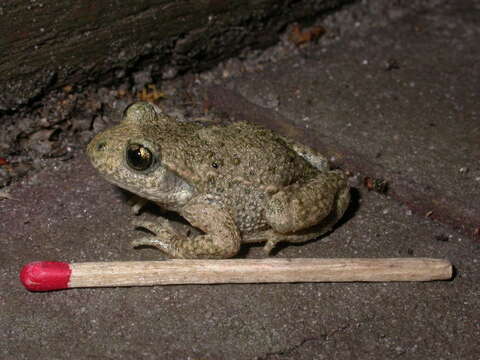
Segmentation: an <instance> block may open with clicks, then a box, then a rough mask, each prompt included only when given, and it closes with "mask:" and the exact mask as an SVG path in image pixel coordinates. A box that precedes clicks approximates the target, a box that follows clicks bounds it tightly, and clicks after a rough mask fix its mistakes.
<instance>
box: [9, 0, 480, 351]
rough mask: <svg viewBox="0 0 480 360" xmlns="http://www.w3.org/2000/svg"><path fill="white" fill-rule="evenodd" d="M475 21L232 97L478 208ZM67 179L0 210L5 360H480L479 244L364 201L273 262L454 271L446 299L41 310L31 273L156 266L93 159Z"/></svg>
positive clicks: (437, 20)
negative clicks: (41, 268)
mask: <svg viewBox="0 0 480 360" xmlns="http://www.w3.org/2000/svg"><path fill="white" fill-rule="evenodd" d="M479 10H480V9H479V8H478V4H477V3H476V2H475V1H473V0H472V1H462V2H453V1H452V2H448V1H446V2H443V3H442V5H441V6H438V7H436V8H432V9H431V10H430V11H427V12H421V13H417V14H410V15H407V16H403V17H400V18H398V19H397V21H394V22H389V23H387V24H385V25H384V26H383V27H382V28H381V29H372V30H371V31H370V32H369V31H366V32H363V31H362V32H359V33H358V34H355V33H354V32H353V33H352V34H350V35H348V36H345V37H343V38H341V39H340V40H339V41H337V42H333V43H331V44H329V45H328V46H322V44H321V43H320V44H319V45H318V46H312V47H309V48H308V49H306V51H305V52H300V53H301V54H303V57H302V56H298V57H295V58H292V59H287V60H284V61H280V62H278V63H276V64H272V65H271V66H269V68H268V69H266V70H264V71H261V72H256V73H251V74H246V75H244V76H242V77H235V78H233V79H232V80H228V81H227V80H225V81H224V82H223V84H222V85H223V86H225V87H229V88H231V89H234V90H235V91H236V92H238V93H239V94H241V95H242V96H244V97H245V98H246V99H248V100H250V101H252V102H253V103H255V104H258V105H261V106H263V107H266V108H269V109H270V110H271V111H272V112H275V111H278V112H279V113H280V114H282V116H283V117H284V118H286V119H289V120H290V121H291V122H292V123H293V124H295V126H297V127H302V128H305V129H308V131H310V132H311V133H313V134H315V133H318V134H321V135H322V136H328V137H329V138H331V139H332V141H334V142H336V143H339V144H342V146H344V147H347V148H351V149H354V150H355V151H356V152H359V153H361V154H363V155H364V156H365V157H366V158H367V159H370V160H371V161H372V163H378V164H381V165H382V166H383V167H384V168H386V169H388V171H389V172H390V173H391V174H393V175H392V178H391V181H392V182H393V183H394V182H395V176H394V175H395V174H397V175H398V174H401V175H403V176H407V177H408V178H411V179H412V181H415V182H416V183H419V184H422V185H424V186H426V185H430V186H433V187H435V188H436V189H438V191H439V192H441V193H444V192H448V195H449V196H451V197H452V198H455V199H457V200H458V201H459V202H461V203H465V204H470V203H471V202H475V201H476V202H478V201H480V199H479V192H480V191H479V187H480V164H479V158H480V150H479V146H480V145H479V143H480V142H479V141H478V140H479V135H480V124H479V119H478V114H479V113H480V105H479V103H478V100H477V98H478V91H479V89H480V86H479V79H480V71H479V70H480V69H479V67H478V61H476V59H478V58H479V56H480V43H479V42H478V38H479V34H480V23H479V20H478V16H474V12H475V11H476V12H477V14H478V11H479ZM247 111H248V109H247ZM253 117H255V114H253V113H252V118H253ZM55 164H56V165H55V167H53V166H52V167H50V168H48V169H45V170H44V171H42V172H40V173H37V174H35V175H32V176H30V177H28V178H25V179H24V180H23V181H22V182H19V183H16V184H13V185H12V186H11V187H10V188H8V189H7V191H8V198H6V199H4V200H2V201H0V219H1V221H0V234H1V235H0V248H1V252H0V263H1V265H0V289H1V290H0V291H1V294H0V358H2V359H31V358H35V359H64V358H68V357H70V358H79V359H105V358H106V359H109V358H112V359H158V358H165V359H225V358H231V359H367V358H368V359H472V360H473V359H478V354H479V353H480V344H479V341H478V339H479V337H480V320H479V319H480V300H479V299H480V297H479V295H480V294H479V290H480V285H479V282H480V271H479V270H480V264H479V261H480V260H479V259H478V255H479V252H480V243H479V241H478V238H476V237H475V236H470V237H467V236H463V235H461V234H460V233H457V232H456V231H455V230H454V229H452V228H451V227H448V226H446V225H443V224H441V223H439V222H436V221H433V220H432V219H431V218H430V217H427V216H423V215H422V214H415V213H412V211H410V209H409V208H408V207H407V206H405V205H403V204H401V203H400V202H398V201H397V200H394V199H392V198H391V197H389V196H388V193H387V195H382V194H379V193H376V192H373V191H371V192H368V191H366V190H364V188H363V187H362V186H360V185H359V186H358V188H356V189H355V190H354V195H355V196H354V201H353V202H352V206H351V208H350V209H349V211H348V213H347V216H346V218H345V220H344V221H343V222H342V223H341V224H340V225H339V226H338V228H337V229H336V230H335V231H334V232H332V233H331V234H329V235H328V236H325V237H323V238H322V239H319V240H317V241H311V242H308V243H307V244H302V245H295V246H292V245H290V246H280V247H279V248H278V250H277V251H276V252H275V253H274V254H273V255H274V256H276V257H410V256H418V257H438V258H447V259H449V260H450V261H451V262H452V263H453V264H454V265H455V268H456V274H455V277H454V278H453V279H452V280H451V281H440V282H431V283H358V284H357V283H356V284H262V285H255V284H251V285H215V286H200V285H198V286H197V285H195V286H164V287H146V288H117V289H75V290H68V291H58V292H50V293H29V292H27V291H26V290H25V289H23V288H22V286H21V284H20V283H19V281H18V272H19V269H20V267H21V266H22V265H23V264H25V263H28V262H30V261H35V260H63V261H71V262H82V261H111V260H151V259H158V258H160V256H159V253H158V252H157V251H155V250H150V249H138V250H133V249H131V248H130V246H129V242H130V241H131V240H132V239H134V238H135V237H137V236H138V235H139V234H138V232H135V231H133V230H132V227H131V225H129V222H130V221H131V220H132V217H133V215H132V214H131V211H130V208H129V207H128V205H127V204H126V199H127V196H126V194H125V193H123V192H121V191H119V190H118V189H116V188H114V187H113V186H111V185H109V184H107V183H106V182H104V181H103V180H101V179H100V178H99V177H98V176H97V174H96V173H95V172H94V170H93V169H92V167H91V166H90V165H89V164H88V161H87V160H86V158H85V156H84V154H83V153H81V152H75V153H74V157H73V159H71V160H68V161H64V162H57V163H55ZM354 175H355V174H354ZM354 177H355V176H354ZM352 180H353V179H352ZM2 196H4V197H5V196H7V194H6V193H5V191H4V192H3V193H2ZM407 205H408V204H407ZM156 214H157V211H156V209H155V208H153V207H152V208H150V209H147V211H145V212H144V213H143V214H141V215H140V216H141V217H154V216H156ZM242 256H245V257H260V256H262V252H261V247H259V246H251V247H246V248H245V249H244V251H243V253H242Z"/></svg>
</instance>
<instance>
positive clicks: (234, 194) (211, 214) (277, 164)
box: [87, 103, 350, 258]
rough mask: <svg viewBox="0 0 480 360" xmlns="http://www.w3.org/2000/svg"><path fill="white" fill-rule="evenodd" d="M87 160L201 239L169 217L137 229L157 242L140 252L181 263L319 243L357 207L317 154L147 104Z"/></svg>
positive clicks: (99, 142)
mask: <svg viewBox="0 0 480 360" xmlns="http://www.w3.org/2000/svg"><path fill="white" fill-rule="evenodd" d="M87 153H88V156H89V157H90V160H91V162H92V164H93V165H94V166H95V168H96V169H97V170H98V171H99V172H100V174H101V175H102V176H103V177H104V178H105V179H107V180H108V181H109V182H112V183H113V184H115V185H118V186H119V187H121V188H124V189H126V190H128V191H131V192H132V193H134V194H136V195H138V196H140V197H141V198H143V199H147V200H150V201H153V202H155V203H156V204H158V205H159V206H161V207H163V208H165V209H168V210H171V211H175V212H177V213H179V214H180V215H181V216H182V217H184V218H185V219H186V220H187V221H188V222H189V223H190V224H191V225H192V226H194V227H196V228H198V229H200V230H201V231H202V232H203V234H201V235H197V236H195V237H188V236H186V235H183V234H180V233H178V232H177V231H175V230H174V228H173V227H172V226H171V224H170V222H169V221H168V220H165V219H164V220H162V221H161V222H159V223H154V222H146V221H136V222H135V225H136V226H138V227H143V228H145V229H148V230H150V231H151V232H152V233H154V234H155V236H148V237H146V238H142V239H139V240H136V241H134V246H140V245H148V246H154V247H157V248H158V249H160V250H161V251H163V252H164V253H166V254H167V255H168V256H170V257H173V258H228V257H231V256H234V255H235V254H236V253H237V252H238V250H239V248H240V243H242V242H245V243H248V242H259V241H266V245H265V247H264V249H265V250H266V251H267V253H268V252H270V250H271V249H272V248H273V247H274V246H275V244H276V243H278V242H280V241H289V242H301V241H306V240H310V239H314V238H316V237H318V236H319V235H321V234H324V233H325V232H327V231H330V230H331V229H332V227H333V225H334V224H335V223H336V222H337V221H338V220H339V219H340V218H341V217H342V215H343V213H344V212H345V210H346V208H347V207H348V204H349V201H350V190H349V187H348V185H347V181H346V177H345V175H344V173H343V172H341V171H340V170H333V171H331V170H329V167H328V163H327V160H326V159H325V158H324V157H323V156H321V155H320V154H317V153H316V152H315V151H314V150H313V149H310V148H308V147H306V146H303V145H301V144H297V143H294V142H293V141H291V140H288V139H286V138H283V137H281V136H279V135H277V134H275V133H273V132H271V131H269V130H266V129H264V128H261V127H259V126H255V125H253V124H249V123H245V122H238V123H234V124H231V125H229V126H209V127H204V126H202V125H200V124H196V123H180V122H177V121H175V119H173V118H171V117H169V116H167V115H166V114H164V113H163V112H162V111H161V110H160V109H159V108H158V107H156V106H154V105H152V104H148V103H135V104H133V105H130V106H129V107H128V108H127V109H126V110H125V113H124V118H123V121H122V122H121V123H120V124H119V125H117V126H114V127H112V128H110V129H107V130H105V131H103V132H102V133H100V134H98V135H97V136H96V137H95V138H94V139H93V140H92V141H91V142H90V144H89V145H88V148H87ZM145 202H146V201H143V202H141V203H140V204H142V205H143V204H144V203H145ZM137 207H138V204H137ZM137 210H138V209H137Z"/></svg>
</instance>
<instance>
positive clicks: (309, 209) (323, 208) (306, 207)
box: [265, 170, 350, 234]
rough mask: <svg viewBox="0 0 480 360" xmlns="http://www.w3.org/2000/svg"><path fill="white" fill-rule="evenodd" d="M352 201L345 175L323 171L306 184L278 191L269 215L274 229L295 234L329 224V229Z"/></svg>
mask: <svg viewBox="0 0 480 360" xmlns="http://www.w3.org/2000/svg"><path fill="white" fill-rule="evenodd" d="M349 201H350V191H349V188H348V185H347V179H346V176H345V174H344V173H343V172H342V171H339V170H333V171H327V172H321V173H319V174H318V175H317V176H316V177H314V178H312V179H310V180H308V181H306V182H302V183H295V184H292V185H289V186H287V187H285V188H284V189H282V190H280V191H279V192H278V193H276V194H274V195H273V196H272V198H271V199H270V200H269V202H268V203H267V206H266V211H265V216H266V219H267V222H268V223H269V224H270V226H271V227H272V229H273V230H274V231H275V232H277V233H280V234H291V233H295V232H299V231H301V230H304V229H308V228H310V227H312V226H314V225H317V224H319V223H320V222H321V221H322V220H324V219H325V220H328V221H326V223H325V226H324V228H325V231H324V232H326V231H328V230H330V229H331V228H332V227H333V225H334V224H335V223H336V222H337V221H338V220H339V219H340V218H341V217H342V216H343V213H344V212H345V210H346V208H347V207H348V203H349Z"/></svg>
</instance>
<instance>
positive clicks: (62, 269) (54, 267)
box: [20, 261, 72, 291]
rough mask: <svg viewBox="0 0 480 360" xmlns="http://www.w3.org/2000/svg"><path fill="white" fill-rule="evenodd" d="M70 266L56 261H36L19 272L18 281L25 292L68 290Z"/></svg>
mask: <svg viewBox="0 0 480 360" xmlns="http://www.w3.org/2000/svg"><path fill="white" fill-rule="evenodd" d="M71 273H72V270H71V268H70V264H68V263H65V262H58V261H36V262H32V263H30V264H27V265H25V266H24V267H23V268H22V270H21V271H20V281H21V282H22V284H23V286H25V288H26V289H27V290H30V291H49V290H60V289H68V287H69V286H68V283H69V281H70V275H71Z"/></svg>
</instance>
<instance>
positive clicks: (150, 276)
mask: <svg viewBox="0 0 480 360" xmlns="http://www.w3.org/2000/svg"><path fill="white" fill-rule="evenodd" d="M451 277H452V264H451V263H450V262H449V261H447V260H442V259H429V258H387V259H316V258H313V259H299V258H296V259H272V258H267V259H233V260H165V261H124V262H86V263H72V264H69V263H65V262H49V261H39V262H33V263H30V264H27V265H25V266H24V267H23V269H22V271H21V273H20V279H21V281H22V283H23V285H24V286H25V287H26V288H27V289H28V290H30V291H48V290H60V289H69V288H79V287H115V286H152V285H169V284H221V283H297V282H357V281H362V282H373V281H375V282H378V281H381V282H385V281H431V280H446V279H450V278H451Z"/></svg>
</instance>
